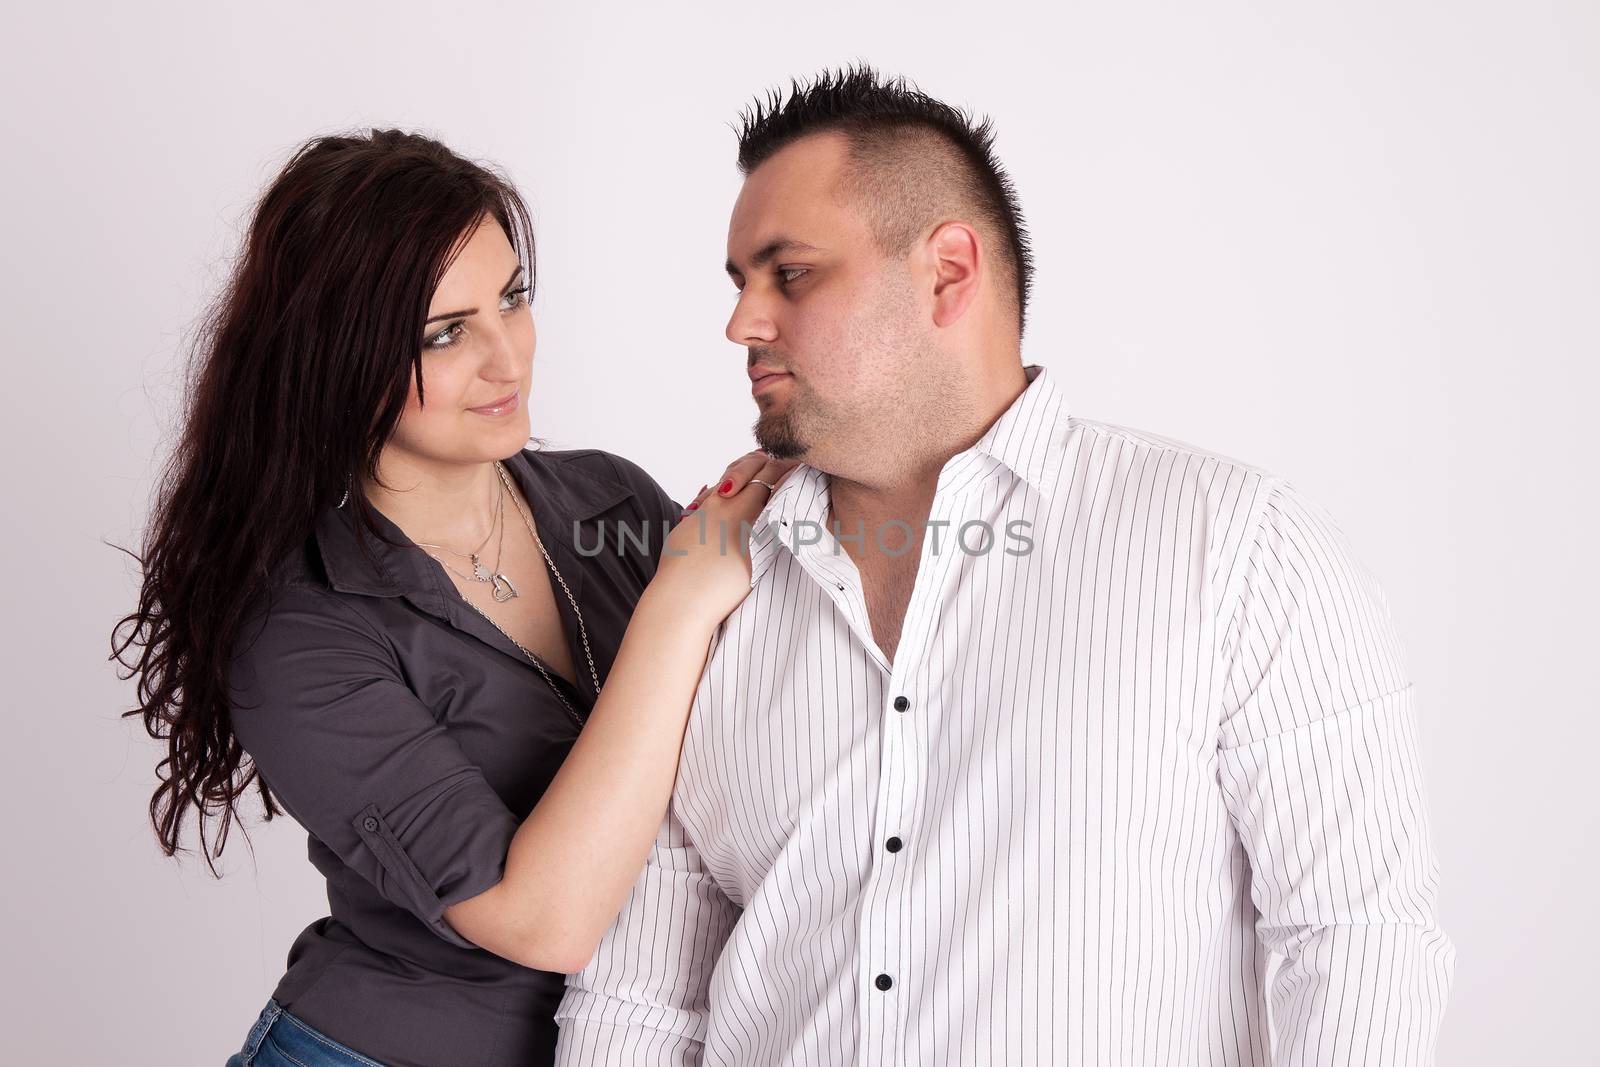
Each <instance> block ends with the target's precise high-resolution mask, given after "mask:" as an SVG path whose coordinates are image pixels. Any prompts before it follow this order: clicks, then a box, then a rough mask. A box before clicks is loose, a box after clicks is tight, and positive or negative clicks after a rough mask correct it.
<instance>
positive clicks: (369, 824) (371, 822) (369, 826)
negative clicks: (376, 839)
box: [361, 815, 378, 834]
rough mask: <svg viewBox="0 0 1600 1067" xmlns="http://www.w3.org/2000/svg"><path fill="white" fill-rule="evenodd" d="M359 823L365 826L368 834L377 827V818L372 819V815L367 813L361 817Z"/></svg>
mask: <svg viewBox="0 0 1600 1067" xmlns="http://www.w3.org/2000/svg"><path fill="white" fill-rule="evenodd" d="M361 825H362V826H363V827H365V828H366V831H367V833H369V834H370V833H371V832H372V831H374V830H376V829H377V828H378V820H377V819H374V818H373V817H372V816H370V815H368V816H367V817H366V818H365V819H363V820H362V821H361Z"/></svg>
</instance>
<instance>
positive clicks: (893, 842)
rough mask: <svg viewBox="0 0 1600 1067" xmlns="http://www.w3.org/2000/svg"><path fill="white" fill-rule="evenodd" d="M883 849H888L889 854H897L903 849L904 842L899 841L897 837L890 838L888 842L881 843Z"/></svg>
mask: <svg viewBox="0 0 1600 1067" xmlns="http://www.w3.org/2000/svg"><path fill="white" fill-rule="evenodd" d="M883 847H884V848H886V849H888V850H889V851H890V852H899V851H900V850H901V849H902V848H904V847H905V842H904V841H902V840H900V839H899V838H898V837H891V838H889V840H887V841H885V842H884V843H883Z"/></svg>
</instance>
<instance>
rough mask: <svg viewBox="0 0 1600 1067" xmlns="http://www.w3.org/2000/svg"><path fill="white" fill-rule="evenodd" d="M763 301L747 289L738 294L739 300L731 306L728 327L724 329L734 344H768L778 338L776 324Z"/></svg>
mask: <svg viewBox="0 0 1600 1067" xmlns="http://www.w3.org/2000/svg"><path fill="white" fill-rule="evenodd" d="M763 303H764V302H763V301H762V300H761V299H759V298H758V297H757V296H755V294H753V293H751V292H750V291H749V290H748V289H747V290H745V291H744V292H743V293H741V294H739V302H738V303H737V304H735V305H734V306H733V314H732V315H731V316H729V318H728V328H727V330H725V331H724V333H725V334H726V335H727V338H728V340H730V341H732V342H733V343H734V344H736V345H746V346H748V345H754V344H765V345H769V344H772V343H773V342H775V341H776V340H777V339H778V327H777V324H776V323H774V322H773V321H772V316H771V315H770V314H768V313H767V311H766V308H765V307H764V306H763Z"/></svg>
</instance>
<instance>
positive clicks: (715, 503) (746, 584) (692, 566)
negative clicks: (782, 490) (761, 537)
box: [650, 451, 795, 626]
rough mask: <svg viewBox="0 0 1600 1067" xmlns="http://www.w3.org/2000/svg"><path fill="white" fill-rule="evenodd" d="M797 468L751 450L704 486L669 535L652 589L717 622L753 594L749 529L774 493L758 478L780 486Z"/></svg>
mask: <svg viewBox="0 0 1600 1067" xmlns="http://www.w3.org/2000/svg"><path fill="white" fill-rule="evenodd" d="M794 467H795V462H794V461H793V460H776V459H772V458H770V457H769V456H768V455H767V454H766V453H765V452H761V451H754V452H747V453H745V454H744V455H743V456H740V457H739V458H738V459H736V460H734V461H733V462H732V463H730V464H728V467H727V469H726V470H724V471H723V472H722V477H720V478H718V479H717V481H716V483H715V484H714V485H711V486H709V487H708V486H701V487H700V492H699V493H698V494H696V495H695V498H694V499H693V500H692V501H690V502H689V504H688V505H687V506H686V507H685V508H684V511H683V515H682V516H680V519H679V522H678V525H677V526H675V527H673V529H672V532H671V533H670V534H669V535H668V536H667V541H666V547H665V548H664V549H663V550H662V553H661V560H660V563H659V564H658V565H657V568H656V576H655V579H654V580H653V581H652V582H651V583H650V588H651V589H652V590H653V591H655V593H656V594H657V595H658V596H659V595H671V596H672V597H673V598H674V599H675V600H676V601H677V602H678V604H679V605H680V610H682V611H689V612H693V613H696V614H698V615H699V617H700V618H701V620H702V621H705V622H709V623H710V624H711V625H713V626H714V625H716V624H717V623H719V622H721V621H722V620H723V619H725V618H727V617H728V615H729V614H730V613H732V611H733V609H734V608H736V607H738V606H739V602H740V601H742V600H743V599H744V598H745V597H746V596H748V595H749V593H750V555H749V542H748V538H749V528H750V525H751V524H752V523H754V522H755V519H756V516H757V515H759V514H761V509H762V508H764V507H766V506H767V501H768V500H770V499H771V498H772V494H773V492H775V491H776V489H775V488H774V489H768V488H767V487H766V486H765V485H762V484H759V482H758V481H757V479H759V480H760V482H768V483H770V484H771V485H773V486H774V487H776V486H779V485H781V484H783V479H784V477H785V476H787V475H788V473H789V472H790V471H791V470H793V469H794Z"/></svg>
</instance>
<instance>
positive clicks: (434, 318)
mask: <svg viewBox="0 0 1600 1067" xmlns="http://www.w3.org/2000/svg"><path fill="white" fill-rule="evenodd" d="M521 273H522V264H521V263H518V264H517V269H516V270H514V271H512V272H511V277H509V278H507V279H506V284H505V285H503V286H501V287H500V295H501V296H505V295H506V293H508V292H510V291H511V286H512V285H514V284H515V283H516V280H517V275H519V274H521ZM477 313H478V309H477V308H468V309H467V310H466V311H445V312H441V313H440V314H438V315H429V316H428V317H427V318H426V319H424V320H423V323H422V325H424V326H426V325H428V323H430V322H438V321H439V320H440V319H456V318H461V319H464V318H466V317H467V316H468V315H476V314H477Z"/></svg>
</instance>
